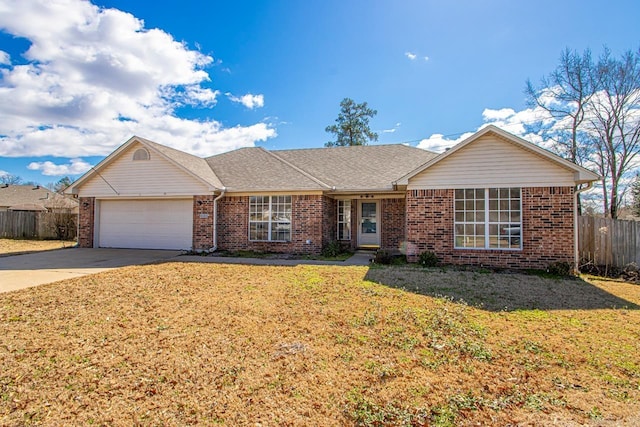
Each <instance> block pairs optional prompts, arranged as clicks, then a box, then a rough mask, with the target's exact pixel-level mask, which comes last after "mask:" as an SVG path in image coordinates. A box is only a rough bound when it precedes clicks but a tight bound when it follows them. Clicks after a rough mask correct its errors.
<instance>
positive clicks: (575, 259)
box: [573, 181, 593, 273]
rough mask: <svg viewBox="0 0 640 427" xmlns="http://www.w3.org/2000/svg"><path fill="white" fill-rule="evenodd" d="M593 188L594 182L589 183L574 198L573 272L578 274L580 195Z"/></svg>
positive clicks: (578, 190)
mask: <svg viewBox="0 0 640 427" xmlns="http://www.w3.org/2000/svg"><path fill="white" fill-rule="evenodd" d="M592 188H593V181H589V182H587V186H586V187H581V188H578V189H577V190H576V192H575V194H574V196H575V197H574V198H573V270H574V271H575V272H576V273H578V272H579V270H578V267H579V266H580V253H579V248H578V194H580V193H582V192H584V191H587V190H591V189H592Z"/></svg>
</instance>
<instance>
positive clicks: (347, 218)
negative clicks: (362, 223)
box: [338, 200, 351, 240]
mask: <svg viewBox="0 0 640 427" xmlns="http://www.w3.org/2000/svg"><path fill="white" fill-rule="evenodd" d="M338 240H351V200H338Z"/></svg>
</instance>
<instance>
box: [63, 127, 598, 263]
mask: <svg viewBox="0 0 640 427" xmlns="http://www.w3.org/2000/svg"><path fill="white" fill-rule="evenodd" d="M598 179H599V177H598V176H597V175H596V174H594V173H593V172H591V171H589V170H587V169H584V168H582V167H580V166H577V165H575V164H573V163H571V162H568V161H566V160H564V159H562V158H560V157H558V156H556V155H554V154H551V153H550V152H548V151H546V150H544V149H542V148H540V147H538V146H536V145H534V144H531V143H529V142H527V141H524V140H523V139H521V138H518V137H516V136H514V135H512V134H510V133H507V132H505V131H503V130H501V129H499V128H497V127H495V126H488V127H485V128H483V129H482V130H480V131H478V132H477V133H476V134H474V135H472V136H471V137H470V138H468V139H466V140H464V141H462V142H461V143H459V144H458V145H456V146H455V147H453V148H451V149H450V150H448V151H446V152H445V153H442V154H439V155H438V154H436V153H432V152H429V151H426V150H422V149H419V148H415V147H409V146H405V145H373V146H358V147H334V148H317V149H298V150H279V151H268V150H265V149H263V148H259V147H253V148H242V149H238V150H235V151H231V152H227V153H223V154H219V155H216V156H212V157H209V158H206V159H203V158H200V157H196V156H192V155H190V154H187V153H184V152H182V151H178V150H175V149H172V148H168V147H166V146H163V145H160V144H157V143H154V142H151V141H148V140H145V139H143V138H139V137H133V138H131V139H130V140H129V141H127V142H126V143H125V144H123V145H122V146H121V147H119V148H118V149H117V150H115V151H114V152H113V153H112V154H111V155H109V156H108V157H106V158H105V159H104V160H103V161H102V162H101V163H100V164H98V165H97V166H96V167H95V168H93V169H92V170H91V171H89V172H87V173H86V174H85V175H84V176H82V177H81V178H80V179H78V181H76V182H75V183H74V184H73V185H72V186H71V187H70V189H69V191H70V192H72V193H73V194H75V195H76V196H77V197H78V198H79V202H80V217H79V231H78V237H79V245H80V246H82V247H122V248H156V249H194V250H216V249H221V250H259V251H269V252H287V253H309V254H316V253H319V252H320V251H321V250H322V248H323V246H324V245H326V244H328V243H330V242H331V241H334V240H339V241H342V242H344V243H346V244H348V245H350V246H351V247H352V248H383V249H399V250H401V251H403V252H405V253H406V254H407V257H408V259H409V260H410V261H416V260H417V257H418V256H419V254H420V253H422V252H424V251H433V252H435V253H436V255H437V256H438V257H439V258H440V259H441V260H442V261H443V262H445V263H452V264H476V265H487V266H495V267H512V268H544V267H546V266H547V265H548V264H549V263H551V262H556V261H565V262H573V261H574V248H575V245H576V243H575V239H576V232H575V221H576V197H575V196H576V191H575V188H576V187H578V188H580V187H581V186H588V185H590V184H591V183H592V182H593V181H596V180H598Z"/></svg>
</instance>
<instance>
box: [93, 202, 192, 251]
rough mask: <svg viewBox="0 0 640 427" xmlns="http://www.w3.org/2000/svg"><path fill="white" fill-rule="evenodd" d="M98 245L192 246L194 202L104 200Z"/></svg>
mask: <svg viewBox="0 0 640 427" xmlns="http://www.w3.org/2000/svg"><path fill="white" fill-rule="evenodd" d="M98 214H99V215H100V217H99V220H98V224H99V225H98V226H99V229H98V246H100V247H103V248H138V249H190V248H191V246H192V235H193V201H192V200H190V199H184V200H102V201H100V207H99V213H98Z"/></svg>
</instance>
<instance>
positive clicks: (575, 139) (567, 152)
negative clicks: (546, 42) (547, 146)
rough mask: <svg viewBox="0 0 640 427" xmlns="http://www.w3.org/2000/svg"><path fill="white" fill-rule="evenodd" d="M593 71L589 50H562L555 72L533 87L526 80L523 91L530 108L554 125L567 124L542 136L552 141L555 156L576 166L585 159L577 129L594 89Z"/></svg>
mask: <svg viewBox="0 0 640 427" xmlns="http://www.w3.org/2000/svg"><path fill="white" fill-rule="evenodd" d="M593 70H594V66H593V61H592V59H591V51H590V50H585V51H584V53H582V54H580V53H578V52H577V51H572V50H569V49H565V50H564V51H563V52H562V54H561V55H560V64H559V65H558V66H557V67H556V69H555V70H554V71H553V72H552V73H551V74H549V76H547V77H543V78H542V80H541V81H540V85H539V86H537V87H534V85H533V84H532V83H531V81H530V80H527V87H526V89H525V93H526V95H527V98H528V101H529V104H530V105H532V106H538V107H540V108H542V109H543V110H545V111H546V112H547V113H549V115H550V116H551V117H553V118H554V119H555V120H556V122H563V123H564V122H568V124H569V126H568V127H565V126H562V125H561V126H559V127H552V128H550V129H548V130H546V132H545V136H547V137H549V138H551V139H552V140H553V141H554V143H555V151H556V152H558V154H560V155H562V156H563V157H564V158H566V159H567V160H570V161H572V162H573V163H576V164H582V163H583V162H584V160H585V154H586V153H585V151H586V148H585V144H584V142H583V141H580V139H581V138H584V137H585V135H584V132H583V131H582V129H581V126H582V124H583V122H584V119H585V110H586V109H587V107H588V104H589V101H590V100H591V98H592V96H593V95H594V93H595V92H596V91H597V88H598V82H597V79H596V76H595V75H594V73H593Z"/></svg>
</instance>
